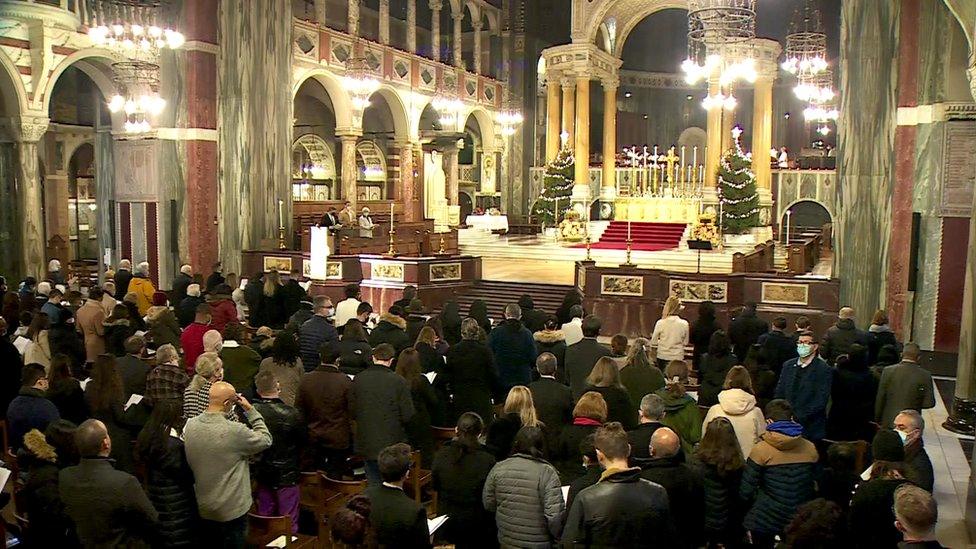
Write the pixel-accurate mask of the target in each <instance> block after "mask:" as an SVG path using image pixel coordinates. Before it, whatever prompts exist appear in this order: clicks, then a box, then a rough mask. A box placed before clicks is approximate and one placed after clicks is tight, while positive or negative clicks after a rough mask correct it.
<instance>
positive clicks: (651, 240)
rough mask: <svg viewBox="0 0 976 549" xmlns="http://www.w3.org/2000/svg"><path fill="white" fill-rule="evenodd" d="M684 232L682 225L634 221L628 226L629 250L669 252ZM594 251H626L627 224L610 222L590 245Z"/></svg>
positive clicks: (576, 246) (581, 245)
mask: <svg viewBox="0 0 976 549" xmlns="http://www.w3.org/2000/svg"><path fill="white" fill-rule="evenodd" d="M684 232H685V224H684V223H646V222H637V221H634V222H632V223H631V224H630V237H631V240H632V242H631V246H630V249H632V250H634V251H642V252H657V251H661V250H671V249H674V248H677V247H678V244H679V243H681V235H682V234H684ZM573 247H574V248H585V247H586V245H585V244H577V245H575V246H573ZM590 247H591V248H593V249H595V250H626V249H627V222H626V221H611V222H610V226H609V227H607V230H606V231H604V232H603V235H602V236H601V237H600V240H599V241H597V242H594V243H592V244H591V245H590Z"/></svg>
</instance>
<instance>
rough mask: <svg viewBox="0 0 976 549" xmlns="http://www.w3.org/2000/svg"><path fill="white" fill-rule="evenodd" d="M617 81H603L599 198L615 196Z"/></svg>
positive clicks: (606, 198) (607, 198) (609, 198)
mask: <svg viewBox="0 0 976 549" xmlns="http://www.w3.org/2000/svg"><path fill="white" fill-rule="evenodd" d="M616 158H617V82H616V81H605V82H603V178H602V180H601V182H600V198H602V199H604V200H613V199H614V198H616V196H617V162H616Z"/></svg>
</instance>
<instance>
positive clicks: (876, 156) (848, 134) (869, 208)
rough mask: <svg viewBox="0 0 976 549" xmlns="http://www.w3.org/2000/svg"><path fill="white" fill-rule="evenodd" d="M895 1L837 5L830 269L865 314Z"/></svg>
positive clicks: (887, 190) (877, 254) (876, 261)
mask: <svg viewBox="0 0 976 549" xmlns="http://www.w3.org/2000/svg"><path fill="white" fill-rule="evenodd" d="M898 17H899V3H898V2H897V1H895V0H851V1H848V2H843V3H842V5H841V66H840V75H841V83H840V98H841V102H840V112H841V118H840V120H839V121H838V125H837V126H838V132H837V137H838V152H839V154H838V155H837V166H838V170H837V171H838V185H837V191H836V192H837V225H838V229H837V230H836V231H834V234H835V235H836V236H835V269H834V270H835V272H836V273H838V276H839V277H840V279H841V303H842V304H843V305H850V306H852V307H854V308H855V310H856V311H857V312H858V314H859V315H860V316H861V318H862V319H864V318H866V317H867V316H868V315H870V314H871V313H872V312H873V310H874V309H876V308H878V307H879V306H880V305H881V303H883V301H884V295H885V285H886V267H887V265H888V240H889V236H890V224H891V188H892V178H893V168H894V166H893V147H894V135H895V112H896V108H895V107H896V103H895V88H896V81H897V67H896V62H897V53H898Z"/></svg>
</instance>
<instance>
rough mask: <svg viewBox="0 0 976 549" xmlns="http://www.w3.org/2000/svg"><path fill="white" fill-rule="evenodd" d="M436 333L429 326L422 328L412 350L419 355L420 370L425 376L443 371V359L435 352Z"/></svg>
mask: <svg viewBox="0 0 976 549" xmlns="http://www.w3.org/2000/svg"><path fill="white" fill-rule="evenodd" d="M436 345H437V332H436V331H434V328H432V327H430V326H424V327H423V328H421V329H420V333H418V334H417V341H416V342H415V343H414V344H413V348H414V349H416V350H417V353H418V354H419V355H420V369H421V370H422V371H423V372H424V373H425V374H426V373H429V372H438V373H439V372H441V371H443V370H444V359H443V358H441V355H440V353H438V352H437V349H436V348H435V346H436Z"/></svg>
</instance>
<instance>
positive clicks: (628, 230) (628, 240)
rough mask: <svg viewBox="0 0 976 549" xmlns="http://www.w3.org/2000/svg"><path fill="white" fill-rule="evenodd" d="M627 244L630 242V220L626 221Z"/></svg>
mask: <svg viewBox="0 0 976 549" xmlns="http://www.w3.org/2000/svg"><path fill="white" fill-rule="evenodd" d="M627 242H630V220H629V219H628V220H627Z"/></svg>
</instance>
